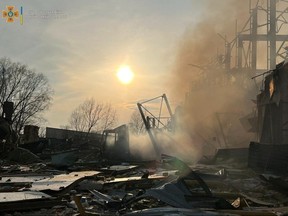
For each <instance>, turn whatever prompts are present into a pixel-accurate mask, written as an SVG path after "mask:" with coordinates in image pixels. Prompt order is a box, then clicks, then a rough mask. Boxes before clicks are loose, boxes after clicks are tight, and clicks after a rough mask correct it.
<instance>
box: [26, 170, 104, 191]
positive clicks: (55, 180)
mask: <svg viewBox="0 0 288 216" xmlns="http://www.w3.org/2000/svg"><path fill="white" fill-rule="evenodd" d="M99 173H100V172H97V171H82V172H71V173H69V174H61V175H55V176H53V177H51V178H46V179H42V180H39V181H36V182H33V183H32V187H31V190H38V191H42V190H53V191H59V190H62V189H64V188H66V187H68V186H69V185H71V184H72V183H75V182H78V180H82V178H85V177H89V176H94V175H97V174H99Z"/></svg>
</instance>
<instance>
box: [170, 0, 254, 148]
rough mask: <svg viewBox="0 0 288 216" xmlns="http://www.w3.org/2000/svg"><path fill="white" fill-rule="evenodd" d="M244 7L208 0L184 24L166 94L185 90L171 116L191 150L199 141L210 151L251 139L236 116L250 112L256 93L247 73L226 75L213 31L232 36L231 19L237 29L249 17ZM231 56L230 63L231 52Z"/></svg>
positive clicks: (227, 0) (230, 0)
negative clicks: (194, 22) (189, 24)
mask: <svg viewBox="0 0 288 216" xmlns="http://www.w3.org/2000/svg"><path fill="white" fill-rule="evenodd" d="M248 8H249V1H239V0H221V1H211V2H210V3H209V4H208V5H207V10H206V11H205V12H204V13H203V16H202V17H201V18H199V21H198V24H197V25H196V26H195V27H193V28H189V29H187V30H186V31H185V33H184V35H183V38H182V40H181V41H180V42H179V49H178V54H177V56H176V60H175V66H174V69H173V77H172V79H171V83H170V86H172V91H171V93H170V94H171V95H172V96H173V97H174V98H184V96H185V95H186V100H185V102H184V106H183V107H182V108H181V115H179V116H176V117H178V123H179V124H178V129H179V131H181V133H182V132H183V131H186V132H188V134H189V136H190V144H189V145H190V147H191V149H192V150H191V151H193V150H194V149H197V147H199V146H200V148H202V149H203V150H204V151H206V152H209V153H213V151H215V149H216V148H223V147H236V146H237V147H239V146H248V144H249V141H251V139H253V136H254V135H253V134H252V135H251V133H247V131H245V130H244V128H243V127H242V126H241V124H240V121H239V119H240V118H241V117H243V116H244V115H246V114H248V113H249V112H251V111H252V107H253V103H252V102H251V99H254V98H255V97H256V94H255V92H256V91H255V90H256V88H254V89H253V87H254V86H253V82H252V80H251V77H252V75H251V74H249V73H245V72H241V73H232V72H230V74H227V73H229V72H227V71H225V70H224V69H223V65H222V66H221V65H219V62H218V61H219V58H218V57H216V54H217V53H218V54H219V53H223V54H224V51H225V46H224V45H225V43H224V40H223V38H221V37H220V36H219V34H221V35H222V36H223V37H226V40H227V41H229V42H230V41H232V39H234V38H235V31H236V27H235V26H236V25H235V24H236V19H237V20H238V26H239V29H240V26H243V23H244V22H246V21H247V19H248V17H249V10H248ZM231 55H232V61H231V65H232V67H233V66H234V65H235V62H234V58H235V55H236V54H235V53H231ZM218 56H219V55H218ZM221 68H222V69H221ZM189 145H187V146H189ZM195 146H196V147H195ZM186 150H187V151H189V150H188V149H187V148H186Z"/></svg>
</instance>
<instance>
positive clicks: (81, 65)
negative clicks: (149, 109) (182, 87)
mask: <svg viewBox="0 0 288 216" xmlns="http://www.w3.org/2000/svg"><path fill="white" fill-rule="evenodd" d="M207 1H208V0H206V1H202V0H201V1H200V0H83V1H76V0H62V1H59V0H58V1H56V0H49V1H43V0H42V1H36V0H34V1H33V0H21V1H20V0H19V1H9V2H8V1H5V4H7V5H13V6H16V8H17V9H20V7H21V6H22V7H23V11H24V23H23V25H20V22H19V19H18V20H16V22H15V23H5V20H4V19H2V18H1V20H0V25H1V26H0V28H1V39H0V44H1V48H0V49H1V53H2V55H1V57H2V56H6V57H9V58H11V59H12V61H19V62H21V63H24V64H27V65H28V66H29V67H30V68H32V69H35V70H36V71H37V72H41V73H43V74H45V75H46V76H47V77H48V79H49V82H50V84H51V86H52V88H53V89H54V91H55V93H54V96H53V98H54V99H53V105H52V106H51V108H50V110H49V111H47V112H46V114H45V117H46V118H47V120H48V124H47V126H52V127H59V126H60V125H65V124H67V122H68V118H69V115H70V113H71V112H72V110H73V109H74V108H75V107H76V106H77V105H78V104H79V103H81V102H82V101H83V100H85V99H87V98H90V97H94V98H96V100H98V101H101V102H109V103H111V104H112V105H114V106H115V107H116V108H117V109H118V110H119V123H124V122H127V121H128V120H129V116H130V114H131V113H132V111H133V110H132V108H133V107H134V106H135V103H136V102H137V101H139V100H142V99H145V98H152V97H155V96H158V95H161V94H163V93H165V92H166V93H169V90H168V88H169V86H167V79H168V78H169V76H170V73H171V67H172V65H173V62H174V58H175V55H176V52H177V48H178V43H179V40H180V39H181V37H182V35H183V33H184V32H185V30H186V29H187V28H193V26H194V25H195V24H196V23H197V22H198V21H199V19H200V15H201V13H203V11H205V10H206V11H207V8H205V5H206V3H207ZM5 6H6V5H3V3H2V10H3V9H5ZM123 64H127V65H129V66H130V68H131V69H132V71H133V72H134V73H135V77H134V80H133V81H132V82H131V83H130V84H129V85H123V84H121V83H120V82H119V81H118V80H117V77H116V75H115V74H116V71H117V68H118V67H119V66H120V65H123ZM168 97H169V95H168ZM183 97H184V96H183Z"/></svg>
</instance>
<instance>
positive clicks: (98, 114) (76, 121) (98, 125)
mask: <svg viewBox="0 0 288 216" xmlns="http://www.w3.org/2000/svg"><path fill="white" fill-rule="evenodd" d="M116 121H117V114H116V110H115V109H114V108H113V107H112V106H111V104H104V103H99V102H96V101H95V99H94V98H91V99H87V100H85V101H84V102H83V103H82V104H80V105H79V106H78V107H77V108H76V109H75V110H74V111H73V112H72V114H71V116H70V126H71V128H73V129H75V130H76V131H82V132H87V133H88V134H89V133H90V132H91V131H92V130H93V131H103V130H105V129H108V128H111V127H112V126H114V124H115V123H116Z"/></svg>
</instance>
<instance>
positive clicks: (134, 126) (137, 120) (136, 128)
mask: <svg viewBox="0 0 288 216" xmlns="http://www.w3.org/2000/svg"><path fill="white" fill-rule="evenodd" d="M129 129H130V132H131V133H132V134H134V135H141V134H144V133H145V132H146V129H145V125H144V122H143V120H142V117H141V115H140V113H139V111H138V110H135V111H134V112H133V113H132V114H131V117H130V122H129Z"/></svg>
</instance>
